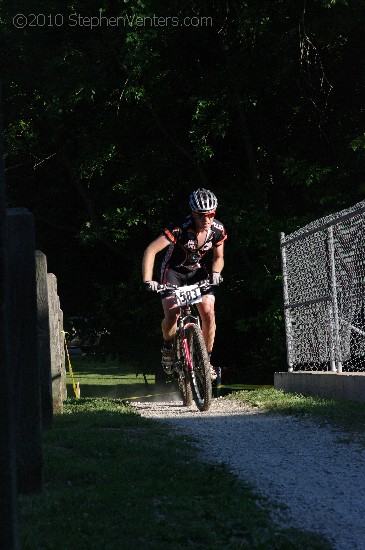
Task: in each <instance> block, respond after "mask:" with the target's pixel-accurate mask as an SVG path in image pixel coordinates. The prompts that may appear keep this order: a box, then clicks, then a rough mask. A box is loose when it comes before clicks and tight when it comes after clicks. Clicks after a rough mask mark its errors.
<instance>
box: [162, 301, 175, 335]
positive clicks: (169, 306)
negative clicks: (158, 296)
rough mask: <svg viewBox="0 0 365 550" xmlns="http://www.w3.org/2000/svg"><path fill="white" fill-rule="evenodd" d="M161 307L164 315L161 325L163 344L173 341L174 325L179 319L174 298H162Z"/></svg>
mask: <svg viewBox="0 0 365 550" xmlns="http://www.w3.org/2000/svg"><path fill="white" fill-rule="evenodd" d="M162 307H163V311H164V315H165V317H164V319H163V320H162V323H161V328H162V336H163V339H164V340H165V342H169V341H170V340H172V339H173V337H174V334H175V332H176V323H177V320H178V317H179V308H178V307H177V306H176V300H175V297H174V296H167V297H166V298H163V300H162Z"/></svg>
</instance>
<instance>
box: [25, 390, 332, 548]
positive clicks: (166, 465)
mask: <svg viewBox="0 0 365 550" xmlns="http://www.w3.org/2000/svg"><path fill="white" fill-rule="evenodd" d="M196 453H197V451H196V450H195V448H194V447H193V446H192V445H191V442H190V441H189V439H188V438H187V437H182V436H177V435H173V434H172V433H171V432H170V431H169V429H168V428H167V427H166V426H165V425H163V424H159V423H157V422H155V421H152V420H147V419H143V418H141V417H140V416H139V415H137V414H136V413H134V412H133V411H132V410H131V409H130V408H129V407H128V406H126V405H125V404H124V402H123V401H122V400H113V399H105V398H104V399H100V398H81V399H79V400H76V399H69V400H67V401H66V403H65V407H64V414H63V415H58V416H56V417H55V419H54V427H53V428H52V429H51V430H50V431H48V432H46V433H45V434H44V461H45V486H44V490H43V492H42V494H41V495H34V496H23V497H21V498H20V510H21V521H20V524H21V543H22V548H23V550H46V549H49V550H54V549H55V548H57V550H79V549H80V550H82V549H85V550H86V549H87V550H111V549H115V550H120V549H122V550H123V549H129V548H131V549H139V548H141V549H142V548H149V549H160V548H172V549H183V548H184V549H185V548H194V549H220V548H223V547H225V548H232V549H236V548H237V549H238V548H247V549H262V550H266V549H288V550H289V549H296V550H297V549H303V550H304V549H308V548H311V549H313V550H315V549H325V548H330V546H329V545H328V544H327V543H326V542H325V540H324V539H321V538H320V537H319V536H318V535H315V536H312V535H311V534H308V533H303V532H299V531H296V530H282V529H279V528H278V527H277V526H275V525H274V524H273V523H272V521H271V520H270V519H269V515H268V512H267V509H266V508H265V506H258V505H257V497H256V496H255V495H254V494H253V493H252V491H251V489H249V488H248V487H247V486H245V485H244V484H243V483H242V482H240V481H239V480H237V478H235V477H234V476H233V475H231V474H230V473H229V472H228V471H227V469H226V468H225V467H224V466H223V465H217V466H213V465H207V464H204V463H202V462H199V461H198V460H197V457H196Z"/></svg>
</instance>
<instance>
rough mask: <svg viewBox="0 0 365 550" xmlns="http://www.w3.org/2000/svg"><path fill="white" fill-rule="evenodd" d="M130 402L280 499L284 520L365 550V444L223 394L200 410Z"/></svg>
mask: <svg viewBox="0 0 365 550" xmlns="http://www.w3.org/2000/svg"><path fill="white" fill-rule="evenodd" d="M131 405H132V406H133V407H134V408H135V409H136V410H137V411H138V412H139V413H140V414H141V415H142V416H144V417H148V418H154V419H157V420H160V421H162V422H167V423H169V424H170V425H171V426H172V427H173V428H174V429H176V430H178V431H179V432H185V433H188V434H190V435H192V436H194V438H195V439H196V441H197V445H198V447H199V448H200V449H201V451H202V456H203V457H204V458H205V459H206V460H209V461H216V462H224V463H225V464H227V466H228V467H229V469H230V470H231V472H233V473H234V474H236V475H238V476H239V477H240V478H242V479H243V480H244V481H246V482H248V483H250V484H251V485H253V486H254V488H255V491H256V492H257V493H259V494H261V495H263V496H265V497H268V498H269V499H270V500H271V501H273V502H276V503H280V504H285V505H286V506H287V507H288V508H287V509H286V510H285V511H284V512H280V511H278V510H277V509H276V508H274V519H276V520H277V521H278V522H279V523H280V524H281V525H287V526H292V527H298V528H301V529H305V530H310V531H315V532H318V533H322V534H324V535H325V536H326V537H327V538H328V539H329V540H330V541H331V542H332V544H333V547H334V548H335V549H337V550H350V549H351V550H352V549H356V550H365V449H364V448H363V447H361V446H360V445H357V444H356V443H349V442H348V437H346V434H343V433H340V432H338V431H337V432H336V431H334V430H333V429H331V428H330V427H319V426H318V425H317V424H316V423H315V422H313V421H312V420H307V419H297V418H294V417H290V416H280V415H270V414H264V413H259V412H257V410H255V409H252V408H250V407H248V406H246V405H241V404H239V403H238V402H236V401H231V400H225V399H215V400H214V401H213V403H212V406H211V409H210V410H209V411H208V412H204V413H201V412H199V411H198V410H197V409H196V408H195V406H193V407H191V408H184V407H183V406H182V402H179V401H177V402H138V403H131ZM217 435H218V437H217Z"/></svg>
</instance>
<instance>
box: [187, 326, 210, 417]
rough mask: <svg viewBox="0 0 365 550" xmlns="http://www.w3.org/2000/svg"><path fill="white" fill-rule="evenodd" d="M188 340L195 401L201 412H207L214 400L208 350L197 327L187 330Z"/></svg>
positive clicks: (189, 327) (190, 327)
mask: <svg viewBox="0 0 365 550" xmlns="http://www.w3.org/2000/svg"><path fill="white" fill-rule="evenodd" d="M186 340H187V348H188V355H189V357H188V358H187V360H188V361H190V366H191V369H189V370H190V380H191V387H192V390H193V397H194V401H195V403H196V406H197V407H198V409H199V410H200V411H207V410H208V409H209V407H210V403H211V400H212V380H211V375H210V363H209V358H208V353H207V348H206V346H205V342H204V338H203V335H202V332H201V330H200V328H199V327H198V326H197V325H190V326H188V327H187V328H186Z"/></svg>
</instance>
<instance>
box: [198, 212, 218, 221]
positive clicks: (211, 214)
mask: <svg viewBox="0 0 365 550" xmlns="http://www.w3.org/2000/svg"><path fill="white" fill-rule="evenodd" d="M193 214H195V216H197V217H198V218H200V219H201V220H204V218H214V216H215V210H214V212H194V211H193Z"/></svg>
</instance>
